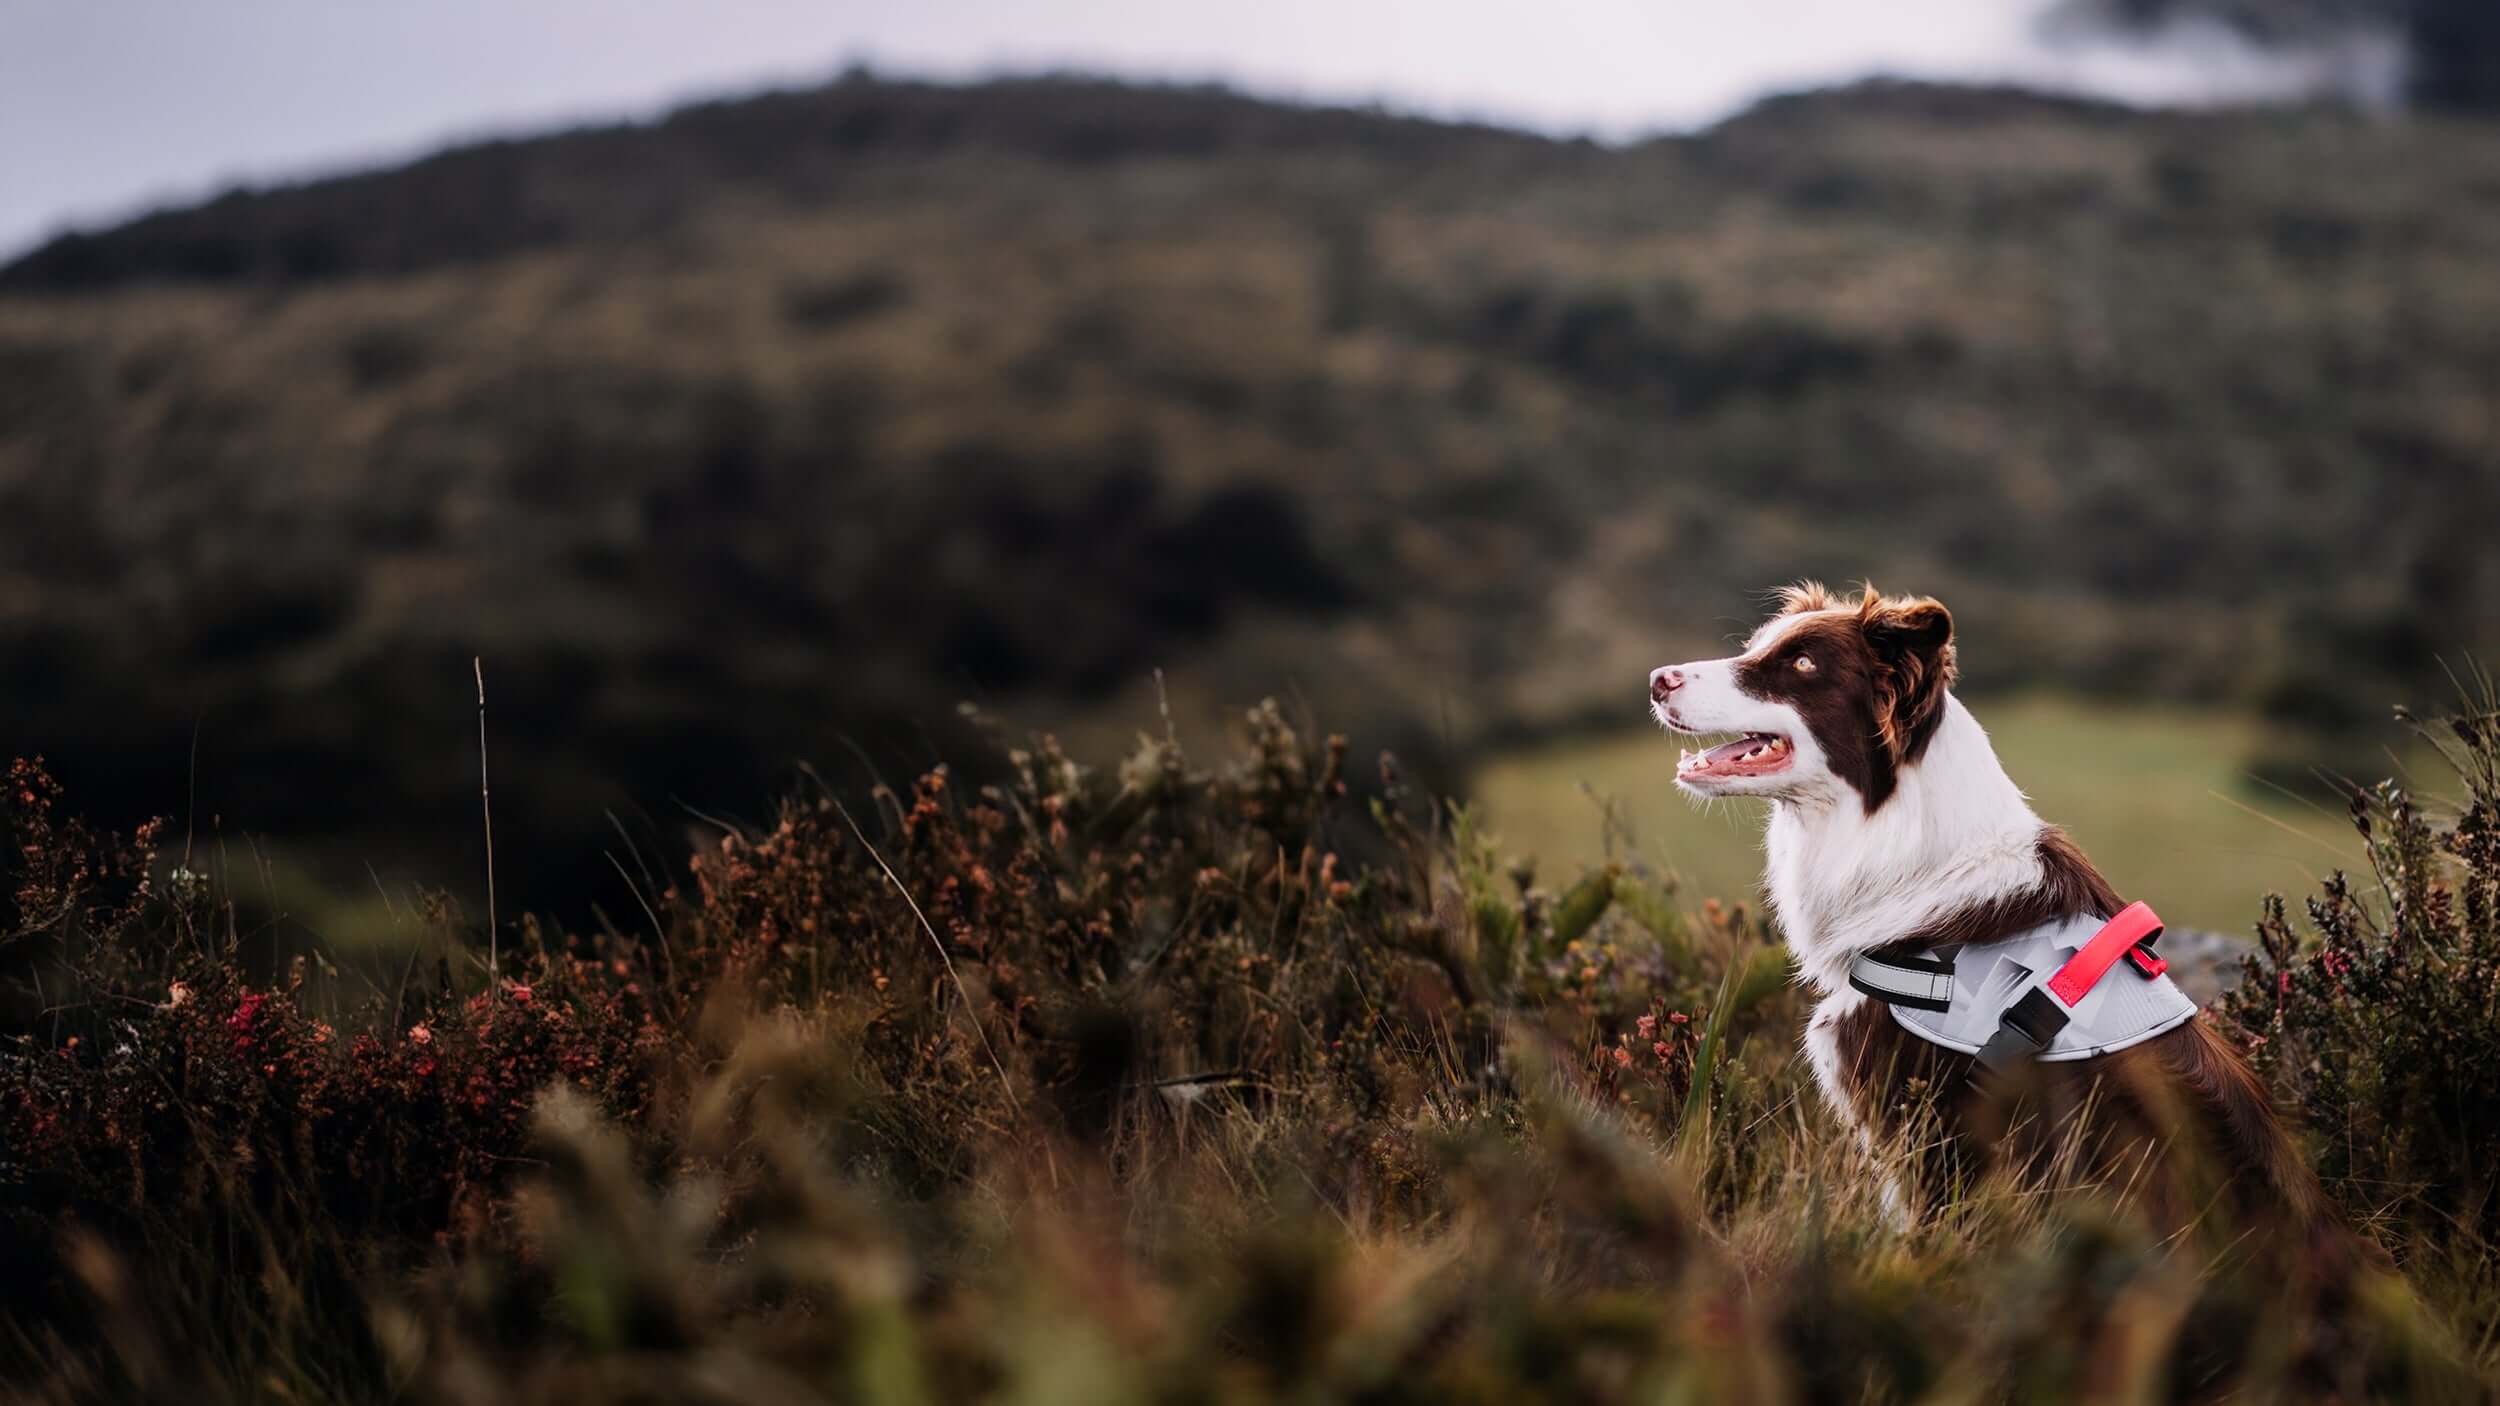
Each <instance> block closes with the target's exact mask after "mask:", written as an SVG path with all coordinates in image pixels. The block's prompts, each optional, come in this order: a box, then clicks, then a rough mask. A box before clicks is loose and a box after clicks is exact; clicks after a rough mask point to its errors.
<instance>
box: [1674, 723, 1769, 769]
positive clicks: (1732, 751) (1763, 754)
mask: <svg viewBox="0 0 2500 1406" xmlns="http://www.w3.org/2000/svg"><path fill="white" fill-rule="evenodd" d="M1795 758H1796V752H1795V750H1794V749H1793V748H1791V747H1790V746H1789V742H1788V739H1787V738H1785V737H1782V736H1780V735H1779V734H1778V733H1776V732H1748V733H1746V734H1745V735H1744V736H1742V737H1739V738H1737V739H1736V740H1735V741H1733V742H1722V743H1720V744H1719V745H1718V746H1716V747H1713V748H1710V749H1709V750H1708V751H1704V752H1686V753H1685V754H1684V755H1683V757H1682V758H1681V759H1680V760H1679V761H1677V763H1676V766H1675V774H1676V776H1677V777H1678V778H1679V779H1682V780H1685V781H1699V780H1703V779H1725V778H1729V777H1737V776H1769V775H1771V774H1772V773H1773V772H1779V771H1786V770H1787V769H1788V765H1789V763H1790V762H1791V761H1793V760H1795Z"/></svg>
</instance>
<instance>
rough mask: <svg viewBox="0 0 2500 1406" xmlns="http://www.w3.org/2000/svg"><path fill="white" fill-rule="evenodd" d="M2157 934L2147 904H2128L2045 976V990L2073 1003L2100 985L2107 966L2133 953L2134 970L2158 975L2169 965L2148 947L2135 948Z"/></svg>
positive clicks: (2156, 920)
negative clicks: (2061, 964) (2046, 988)
mask: <svg viewBox="0 0 2500 1406" xmlns="http://www.w3.org/2000/svg"><path fill="white" fill-rule="evenodd" d="M2159 936H2161V919H2160V918H2159V917H2157V916H2155V915H2154V913H2153V910H2152V908H2151V907H2150V906H2148V905H2146V904H2142V903H2130V904H2128V905H2127V906H2126V908H2125V909H2124V910H2122V911H2121V912H2120V913H2119V914H2118V916H2117V917H2115V918H2112V919H2110V920H2109V922H2108V924H2107V925H2105V926H2104V927H2102V929H2101V930H2100V931H2099V932H2096V933H2094V934H2092V940H2091V941H2090V942H2087V943H2085V944H2084V945H2083V950H2082V951H2080V952H2077V953H2076V954H2075V955H2074V957H2073V959H2072V960H2070V961H2068V962H2067V963H2066V965H2064V966H2062V967H2059V968H2058V969H2057V974H2056V975H2055V976H2052V977H2050V978H2049V992H2050V994H2052V995H2054V996H2056V997H2057V999H2059V1000H2060V1001H2063V1002H2065V1003H2066V1004H2067V1005H2068V1006H2073V1005H2074V1004H2075V1003H2076V1002H2078V1001H2080V1000H2082V999H2083V998H2084V997H2085V996H2086V995H2087V994H2089V993H2090V992H2091V990H2092V988H2093V987H2095V986H2098V985H2099V984H2100V981H2101V978H2102V977H2104V976H2107V975H2108V974H2109V969H2110V968H2111V967H2114V966H2116V965H2118V959H2119V958H2120V957H2124V956H2127V955H2128V954H2130V953H2133V954H2134V955H2135V964H2136V967H2137V969H2138V970H2140V971H2142V972H2143V973H2144V974H2145V975H2146V976H2148V977H2152V976H2159V975H2161V974H2162V973H2163V972H2165V971H2168V970H2169V969H2170V964H2169V963H2168V962H2165V961H2163V960H2162V959H2161V958H2159V957H2157V956H2154V955H2153V953H2152V952H2151V950H2150V949H2142V950H2139V947H2138V944H2140V943H2144V942H2149V941H2151V940H2152V939H2154V938H2156V937H2159Z"/></svg>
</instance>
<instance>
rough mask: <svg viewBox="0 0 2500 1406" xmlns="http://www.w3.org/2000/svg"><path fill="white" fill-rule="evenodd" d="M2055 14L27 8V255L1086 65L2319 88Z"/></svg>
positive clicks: (1351, 94) (1693, 8) (1551, 8)
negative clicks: (829, 95) (299, 186)
mask: <svg viewBox="0 0 2500 1406" xmlns="http://www.w3.org/2000/svg"><path fill="white" fill-rule="evenodd" d="M2041 3H2043V0H1881V3H1877V2H1876V0H1719V3H1702V2H1701V0H1546V3H1544V4H1540V5H1528V4H1522V3H1516V2H1515V0H1512V2H1511V3H1489V4H1484V3H1473V0H1258V2H1257V3H1254V4H1242V3H1224V0H813V3H807V2H805V0H694V3H663V2H662V0H413V2H412V0H0V258H6V257H8V256H10V255H12V254H15V253H17V252H20V251H22V250H24V249H26V248H29V247H31V246H32V245H34V244H35V243H38V242H40V241H41V240H42V239H44V238H47V237H49V236H50V235H52V234H55V233H58V232H60V231H61V230H63V229H66V228H73V227H92V226H96V225H100V224H106V223H111V222H113V221H115V220H118V219H121V218H125V217H127V216H129V215H131V214H134V213H137V212H139V211H141V210H143V209H146V208H151V207H154V206H159V205H164V204H168V203H179V202H186V201H190V200H196V199H200V198H203V197H206V196H208V195H211V194H214V193H216V192H218V191H220V190H223V189H227V188H229V187H232V186H234V185H236V184H240V183H250V182H262V183H265V182H270V181H275V180H285V179H291V178H302V177H304V176H308V175H316V174H324V173H330V172H337V171H343V170H349V169H354V168H357V167H362V166H370V165H376V164H387V163H390V162H394V161H398V160H403V159H406V158H409V157H413V156H416V155H419V154H422V153H423V152H426V151H428V150H431V149H433V148H436V147H439V146H442V145H444V144H446V143H447V142H451V141H455V140H461V139H471V138H476V137H480V136H486V135H503V134H511V133H516V132H528V131H533V130H542V129H545V128H548V127H552V126H560V125H568V124H573V123H578V122H583V121H594V120H616V119H621V118H635V117H645V116H650V115H653V114H655V113H657V112H659V111H662V110H664V109H665V108H667V107H669V106H672V105H674V104H675V103H677V102H680V101H683V100H685V99H687V98H690V97H696V96H713V95H718V94H723V93H735V92H739V91H744V90H749V89H754V88H758V87H764V86H775V85H788V84H796V83H807V82H813V81H819V80H822V79H825V78H828V77H830V76H832V75H833V74H835V73H837V72H839V71H840V70H841V69H843V68H844V67H846V66H848V65H850V64H853V63H867V64H869V65H870V66H872V67H874V68H877V69H879V70H881V71H890V72H893V73H896V74H900V75H907V76H929V77H948V78H970V77H976V76H979V75H982V74H985V73H996V72H1031V71H1035V70H1039V69H1048V68H1069V69H1082V70H1086V71H1091V72H1103V73H1113V74H1122V75H1132V76H1137V77H1143V78H1166V79H1183V80H1193V81H1194V80H1206V79H1213V80H1219V81H1224V82H1229V83H1232V84H1235V85H1237V86H1240V87H1244V88H1247V89H1249V90H1250V91H1253V92H1259V93H1265V94H1273V95H1277V96H1289V97H1300V98H1306V99H1314V100H1328V101H1354V102H1380V103H1382V104H1384V105H1386V106H1390V107H1393V108H1397V109H1401V110H1406V111H1412V112H1421V113H1426V114H1431V115H1449V116H1466V117H1474V118H1488V119H1492V120H1496V121H1501V122H1505V123H1510V124H1514V125H1520V126H1527V127H1534V128H1538V129H1542V130H1546V131H1552V132H1558V133H1574V134H1576V133H1585V134H1589V135H1594V136H1597V137H1600V138H1608V139H1614V138H1624V137H1629V136H1633V135H1638V134H1646V133H1650V132H1656V131H1662V130H1680V129H1689V128H1692V127H1695V126H1700V125H1704V124H1707V123H1709V122H1711V121H1714V120H1716V119H1718V118H1720V117H1723V116H1726V115H1727V114H1729V113H1731V112H1733V111H1736V110H1737V109H1739V108H1741V107H1742V106H1743V105H1744V104H1745V103H1746V102H1748V101H1749V100H1751V99H1753V98H1755V97H1758V96H1760V95H1762V94H1764V93H1767V92H1773V91H1780V90H1785V89H1794V88H1799V87H1807V86H1815V85H1819V84H1826V83H1832V82H1841V81H1846V80H1849V79H1853V78H1860V77H1865V76H1868V75H1870V74H1875V73H1885V74H1894V75H1900V76H1911V77H1927V78H1944V79H1962V80H1973V81H1999V80H2008V81H2019V82H2025V83H2030V84H2034V85H2037V86H2043V87H2052V88H2059V89H2064V90H2068V91H2080V92H2086V93H2094V94H2099V95H2102V96H2108V97H2114V98H2118V99H2121V100H2125V101H2134V102H2147V103H2161V102H2178V101H2214V100H2231V99H2235V98H2242V97H2262V96H2272V95H2277V94H2279V93H2281V92H2283V91H2285V90H2287V89H2290V88H2294V87H2298V86H2301V85H2303V84H2305V83H2307V82H2309V81H2310V80H2311V79H2312V78H2314V77H2315V76H2316V75H2315V74H2314V73H2313V72H2311V71H2310V70H2309V69H2307V68H2304V67H2303V66H2302V64H2300V63H2299V62H2295V61H2288V60H2283V59H2278V58H2272V57H2268V56H2264V55H2260V54H2257V53H2255V52H2253V51H2250V50H2248V49H2246V48H2245V47H2244V46H2241V45H2238V44H2236V43H2235V42H2233V41H2231V40H2230V39H2229V38H2228V37H2227V36H2225V35H2222V34H2220V33H2218V32H2213V31H2189V32H2185V33H2181V34H2177V35H2173V36H2171V38H2172V40H2173V41H2174V42H2170V43H2167V44H2164V45H2161V46H2158V47H2152V48H2147V47H2143V46H2125V47H2121V46H2117V45H2110V44H2101V45H2093V46H2088V47H2076V46H2074V45H2071V44H2057V43H2052V42H2050V41H2048V40H2047V39H2044V38H2043V37H2042V35H2041V32H2040V29H2039V26H2038V25H2037V24H2036V22H2035V17H2036V13H2037V10H2038V8H2039V5H2040V4H2041Z"/></svg>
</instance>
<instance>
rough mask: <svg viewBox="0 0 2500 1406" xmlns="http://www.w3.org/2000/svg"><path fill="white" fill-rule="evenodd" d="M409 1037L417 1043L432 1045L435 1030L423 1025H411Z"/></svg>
mask: <svg viewBox="0 0 2500 1406" xmlns="http://www.w3.org/2000/svg"><path fill="white" fill-rule="evenodd" d="M408 1038H409V1040H410V1041H411V1042H412V1043H415V1044H419V1045H430V1044H433V1043H434V1032H433V1031H431V1030H429V1029H427V1028H426V1027H424V1026H422V1025H411V1026H409V1027H408Z"/></svg>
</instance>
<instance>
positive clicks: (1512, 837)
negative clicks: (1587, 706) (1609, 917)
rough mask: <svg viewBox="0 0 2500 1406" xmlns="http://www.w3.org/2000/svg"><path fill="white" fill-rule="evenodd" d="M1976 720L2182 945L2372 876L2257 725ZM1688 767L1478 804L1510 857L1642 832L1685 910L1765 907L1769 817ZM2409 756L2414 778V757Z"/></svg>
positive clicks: (1582, 752) (1565, 781)
mask: <svg viewBox="0 0 2500 1406" xmlns="http://www.w3.org/2000/svg"><path fill="white" fill-rule="evenodd" d="M1972 711H1973V712H1974V713H1976V714H1977V715H1978V717H1979V721H1980V723H1981V724H1982V725H1983V726H1985V727H1986V728H1987V729H1988V736H1989V738H1990V740H1992V741H1993V742H1994V743H1995V744H1996V749H1997V755H1998V756H1999V757H2000V758H2002V759H2003V760H2004V762H2005V767H2006V770H2007V771H2008V772H2009V773H2010V774H2011V775H2012V776H2013V778H2014V780H2015V782H2016V783H2017V784H2018V785H2020V786H2021V787H2022V788H2023V790H2024V791H2025V792H2026V793H2027V794H2029V795H2030V797H2031V800H2032V804H2033V806H2034V807H2035V808H2036V809H2037V810H2038V811H2039V812H2040V814H2041V815H2042V816H2043V817H2045V818H2047V819H2049V820H2051V821H2054V822H2056V823H2057V824H2059V825H2063V826H2065V827H2066V828H2067V830H2069V831H2070V832H2072V833H2073V834H2074V836H2075V837H2076V839H2078V840H2079V841H2080V842H2081V843H2082V844H2083V846H2084V849H2085V851H2086V852H2087V853H2089V854H2090V855H2091V856H2092V858H2093V860H2094V861H2095V862H2096V863H2098V864H2099V865H2100V866H2101V868H2102V869H2103V870H2105V871H2106V872H2107V873H2108V874H2109V876H2110V878H2111V880H2112V882H2114V883H2116V884H2117V885H2118V888H2119V891H2120V892H2122V893H2125V894H2127V895H2129V896H2131V897H2137V898H2142V899H2144V900H2145V901H2147V902H2149V903H2151V904H2152V905H2153V906H2154V907H2155V908H2157V909H2159V910H2160V911H2161V913H2162V914H2163V916H2164V917H2166V918H2168V919H2169V920H2170V921H2171V923H2172V924H2173V925H2175V926H2177V927H2180V928H2202V929H2206V930H2209V931H2216V932H2225V933H2233V934H2245V933H2247V932H2248V931H2249V928H2250V925H2251V924H2252V923H2253V922H2254V921H2255V920H2256V916H2257V915H2256V908H2255V899H2256V896H2257V895H2259V894H2261V893H2268V892H2274V893H2299V892H2305V891H2307V890H2309V889H2312V888H2314V887H2316V886H2317V884H2318V883H2319V882H2320V881H2321V880H2323V879H2324V878H2325V876H2326V875H2327V874H2329V873H2331V872H2332V871H2334V870H2336V869H2339V868H2341V869H2354V868H2358V867H2359V866H2360V864H2361V861H2362V847H2361V841H2360V839H2359V838H2358V837H2357V836H2355V835H2354V834H2353V830H2352V826H2351V824H2350V822H2349V821H2348V820H2347V819H2346V818H2345V816H2344V814H2343V813H2342V810H2341V809H2340V806H2341V803H2340V801H2337V800H2335V799H2333V798H2331V797H2330V798H2328V799H2326V800H2323V801H2321V802H2319V803H2317V804H2315V805H2313V804H2308V803H2304V802H2303V801H2302V800H2301V799H2299V798H2297V797H2295V796H2290V795H2286V794H2284V792H2283V791H2282V790H2280V789H2275V788H2271V787H2268V786H2266V785H2265V784H2263V783H2261V782H2260V781H2258V780H2257V779H2256V778H2255V776H2254V775H2253V773H2252V772H2251V770H2250V768H2249V766H2248V765H2247V761H2246V759H2247V758H2249V757H2250V756H2252V755H2254V754H2256V753H2257V752H2258V751H2259V750H2260V749H2261V748H2263V747H2265V746H2266V745H2267V744H2268V743H2269V742H2270V741H2271V740H2272V738H2271V736H2270V733H2269V731H2268V729H2267V728H2266V727H2265V726H2264V725H2263V724H2262V723H2259V722H2257V721H2256V720H2254V719H2251V718H2249V717H2246V716H2244V715H2241V714H2236V713H2229V712H2222V711H2213V710H2199V709H2194V708H2189V707H2182V706H2175V705H2159V704H2143V703H2113V702H2099V701H2087V700H2083V699H2077V698H2071V697H2063V696H2047V695H2032V696H2022V697H2008V698H1994V699H1980V700H1977V701H1974V702H1973V704H1972ZM1675 750H1676V747H1675V743H1674V742H1673V741H1672V740H1670V739H1666V738H1663V737H1661V736H1660V735H1659V734H1658V733H1657V732H1656V731H1655V730H1640V731H1628V732H1624V733H1621V734H1618V735H1609V736H1600V737H1594V738H1583V739H1580V740H1576V741H1570V742H1561V743H1554V744H1549V745H1541V746H1537V747H1531V748H1526V749H1523V750H1519V751H1515V752H1511V753H1507V754H1504V755H1501V756H1499V757H1497V758H1496V759H1495V760H1493V761H1492V762H1491V763H1489V764H1488V765H1486V766H1485V767H1484V768H1482V770H1481V771H1479V772H1478V774H1477V776H1476V779H1475V785H1474V791H1475V794H1476V797H1477V799H1478V801H1479V802H1480V804H1481V805H1482V807H1483V809H1484V812H1485V817H1486V820H1487V823H1488V824H1490V825H1491V826H1492V828H1493V829H1494V830H1495V831H1496V832H1498V834H1499V835H1500V837H1501V840H1502V842H1503V844H1504V846H1505V848H1506V849H1507V850H1508V851H1509V852H1512V853H1517V854H1523V855H1533V856H1535V857H1537V858H1538V859H1539V860H1540V861H1542V862H1544V863H1547V864H1552V865H1555V866H1558V867H1560V868H1562V869H1565V870H1568V869H1569V868H1570V867H1572V866H1574V865H1577V864H1586V863H1595V862H1599V861H1602V860H1603V859H1605V858H1606V857H1607V850H1608V847H1609V845H1610V844H1611V845H1612V846H1614V847H1615V848H1616V850H1617V851H1618V853H1620V851H1621V850H1622V848H1623V846H1624V845H1625V843H1626V842H1627V831H1628V836H1629V843H1631V845H1632V846H1633V852H1632V853H1631V854H1629V855H1623V856H1622V857H1628V858H1639V859H1643V860H1647V861H1649V862H1651V863H1653V864H1659V865H1663V866H1664V867H1665V868H1667V869H1668V870H1669V871H1671V872H1673V873H1674V874H1675V875H1676V876H1677V877H1678V878H1679V879H1680V880H1681V881H1682V882H1683V884H1684V886H1685V888H1686V891H1688V892H1691V893H1707V894H1728V895H1745V894H1751V893H1753V892H1755V890H1756V889H1757V888H1758V886H1759V884H1760V881H1761V874H1762V858H1761V829H1762V817H1761V814H1760V807H1759V806H1756V805H1753V804H1749V803H1730V804H1726V805H1721V806H1715V807H1711V808H1709V809H1703V808H1702V807H1700V806H1698V805H1696V804H1695V803H1693V802H1692V801H1691V800H1689V799H1688V798H1686V797H1685V796H1684V795H1682V794H1681V793H1680V792H1677V791H1676V790H1675V789H1674V786H1673V776H1674V770H1675ZM2402 755H2403V761H2404V764H2406V765H2408V766H2410V765H2413V764H2415V762H2416V760H2417V753H2416V751H2414V750H2408V751H2407V752H2406V753H2404V754H2402ZM2396 765H2398V762H2397V761H2396V760H2395V759H2392V758H2391V760H2390V762H2389V766H2390V768H2391V769H2393V768H2394V767H2395V766H2396ZM2320 792H2321V794H2323V788H2320ZM1601 802H1602V804H1603V806H1604V807H1605V808H1606V809H1607V810H1609V811H1610V812H1611V814H1612V815H1613V816H1615V817H1616V819H1617V820H1618V821H1619V822H1620V823H1619V824H1616V825H1609V824H1607V823H1605V822H1604V820H1603V819H1602V818H1601V815H1600V803H1601Z"/></svg>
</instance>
